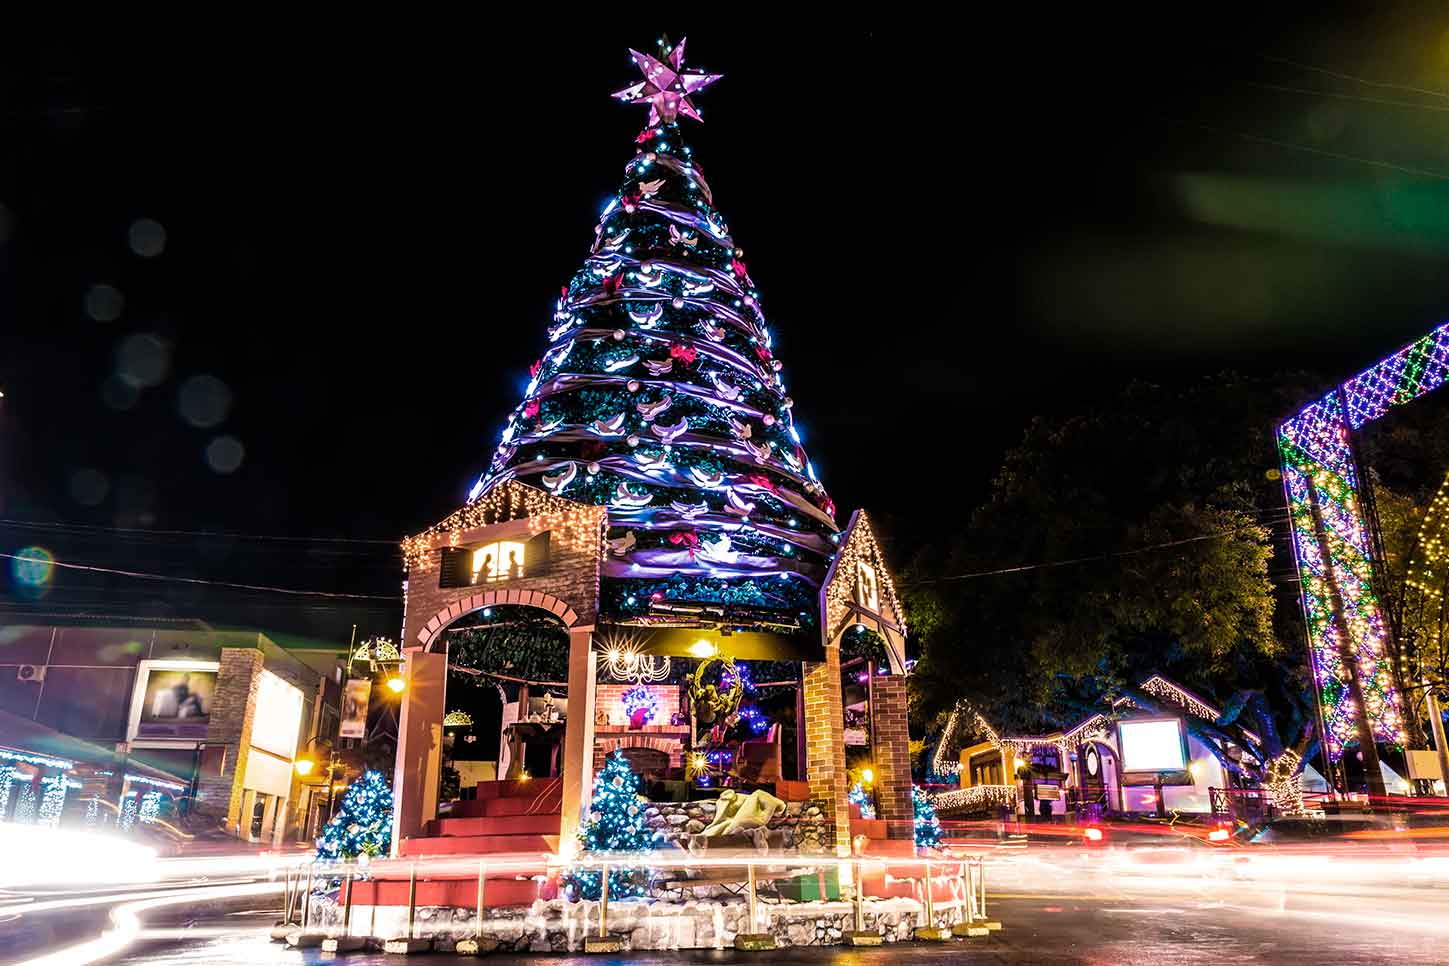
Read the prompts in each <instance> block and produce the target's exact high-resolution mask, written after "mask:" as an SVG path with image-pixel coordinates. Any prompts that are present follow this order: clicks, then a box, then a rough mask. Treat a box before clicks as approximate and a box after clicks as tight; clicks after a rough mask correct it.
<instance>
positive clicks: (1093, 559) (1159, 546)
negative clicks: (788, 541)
mask: <svg viewBox="0 0 1449 966" xmlns="http://www.w3.org/2000/svg"><path fill="white" fill-rule="evenodd" d="M1258 529H1262V527H1261V526H1259V525H1258V524H1251V525H1249V526H1243V527H1234V528H1233V529H1231V530H1222V531H1219V532H1218V533H1204V534H1200V535H1198V536H1196V537H1185V538H1183V539H1181V540H1169V541H1167V542H1166V543H1154V544H1152V545H1151V546H1148V547H1137V548H1136V549H1134V550H1118V551H1115V552H1113V553H1099V554H1093V555H1092V556H1090V557H1074V558H1072V559H1071V560H1053V561H1050V562H1047V563H1034V564H1022V565H1021V566H1019V567H1002V568H1001V569H999V570H980V571H977V572H976V573H970V574H952V575H950V576H947V577H932V578H930V579H928V580H903V581H901V583H902V584H935V583H940V582H942V581H946V580H971V579H973V578H976V577H997V576H1001V575H1003V574H1019V573H1024V572H1026V571H1029V570H1045V569H1047V568H1049V567H1069V566H1072V565H1074V564H1081V563H1099V562H1101V561H1103V560H1111V559H1113V558H1114V557H1130V556H1132V555H1134V554H1139V553H1149V552H1151V551H1153V550H1165V549H1167V548H1169V547H1180V546H1183V545H1184V544H1189V543H1198V542H1199V541H1202V540H1218V539H1220V538H1222V537H1228V536H1232V535H1233V534H1235V533H1242V532H1243V531H1244V530H1258Z"/></svg>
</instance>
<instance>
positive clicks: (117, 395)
mask: <svg viewBox="0 0 1449 966" xmlns="http://www.w3.org/2000/svg"><path fill="white" fill-rule="evenodd" d="M139 398H141V393H140V390H138V389H137V388H136V387H135V386H128V385H126V384H125V383H124V382H122V381H121V380H120V379H118V378H116V377H115V376H111V377H110V378H109V379H107V380H106V381H105V384H104V385H102V386H101V401H102V402H103V403H105V404H106V405H107V406H108V407H109V408H111V409H116V410H121V411H124V410H127V409H130V408H131V407H132V406H134V405H136V400H137V399H139Z"/></svg>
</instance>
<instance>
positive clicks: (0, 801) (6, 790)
mask: <svg viewBox="0 0 1449 966" xmlns="http://www.w3.org/2000/svg"><path fill="white" fill-rule="evenodd" d="M14 781H15V766H14V765H3V764H0V822H3V821H5V816H6V815H7V814H8V813H9V811H10V786H11V785H12V784H14Z"/></svg>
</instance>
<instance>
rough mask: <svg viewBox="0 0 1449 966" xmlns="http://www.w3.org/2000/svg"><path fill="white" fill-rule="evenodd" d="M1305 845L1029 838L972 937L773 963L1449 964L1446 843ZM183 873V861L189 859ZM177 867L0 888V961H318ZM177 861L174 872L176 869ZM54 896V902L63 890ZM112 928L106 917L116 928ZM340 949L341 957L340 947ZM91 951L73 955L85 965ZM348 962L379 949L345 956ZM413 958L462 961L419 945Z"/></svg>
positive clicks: (776, 958)
mask: <svg viewBox="0 0 1449 966" xmlns="http://www.w3.org/2000/svg"><path fill="white" fill-rule="evenodd" d="M1398 848H1399V847H1398V846H1397V845H1394V846H1392V847H1391V848H1380V847H1378V846H1377V845H1374V846H1373V847H1372V848H1370V849H1368V850H1365V849H1364V848H1362V847H1357V846H1355V847H1353V848H1350V847H1347V846H1330V847H1323V846H1314V847H1313V848H1312V849H1308V850H1292V849H1251V850H1196V851H1192V850H1186V851H1184V850H1181V849H1171V848H1169V849H1145V850H1136V849H1103V850H1100V851H1096V850H1093V851H1088V850H1083V849H1073V848H1053V847H1041V846H1033V847H1031V848H1030V849H1026V850H1021V851H1017V852H1007V851H1002V852H997V853H995V854H994V855H993V856H992V857H991V859H990V860H989V863H988V869H989V874H990V879H991V881H990V882H989V884H988V893H989V906H988V910H987V911H988V914H989V915H990V917H991V918H994V919H999V920H1001V921H1002V922H1003V923H1004V926H1005V928H1004V929H1003V930H1002V931H1001V932H999V933H994V934H992V935H991V936H989V937H984V938H978V939H970V940H958V941H952V942H950V943H946V944H942V945H925V944H914V943H912V944H900V945H894V946H889V947H884V948H882V949H877V950H850V949H843V948H838V947H832V948H801V949H786V950H780V951H777V952H773V953H770V954H769V956H770V961H771V962H773V963H781V962H783V963H827V962H828V963H862V964H866V963H880V964H885V963H887V962H889V963H892V964H894V966H907V964H917V963H921V964H924V963H945V962H963V963H970V962H980V963H1035V964H1082V966H1108V964H1110V966H1134V964H1141V966H1175V964H1192V966H1197V964H1209V963H1232V964H1234V966H1237V964H1256V963H1262V964H1270V963H1271V964H1287V966H1308V964H1313V966H1321V964H1323V963H1332V964H1334V966H1356V964H1371V963H1373V964H1376V963H1393V964H1395V966H1418V964H1428V963H1445V962H1449V914H1446V910H1449V843H1446V846H1438V845H1437V844H1436V845H1434V846H1433V847H1429V848H1416V849H1414V850H1412V851H1408V852H1405V851H1399V850H1397V849H1398ZM190 871H195V870H194V869H193V870H190ZM232 871H233V875H232V877H231V878H229V879H223V878H221V877H208V878H204V879H203V878H191V879H177V880H171V881H167V882H161V883H155V884H152V885H149V886H148V885H144V884H136V885H132V886H128V887H119V886H116V887H109V888H108V889H100V888H93V889H92V891H91V892H89V893H87V892H83V891H76V892H71V893H67V894H62V893H58V892H52V893H50V894H48V895H45V894H37V895H36V896H35V897H34V899H33V900H30V901H29V909H30V911H28V912H27V911H25V910H26V908H27V900H25V899H23V898H19V897H17V894H16V893H10V894H9V895H8V896H3V897H0V899H3V900H4V901H0V962H29V961H30V960H31V958H32V957H36V956H39V955H44V954H49V955H50V958H49V959H48V960H46V961H45V962H46V966H72V964H73V963H74V962H80V961H82V960H81V959H78V958H76V953H75V952H74V950H75V949H76V948H77V947H75V946H68V945H67V944H68V943H78V942H84V941H86V940H87V939H89V938H90V937H96V936H98V935H99V936H100V939H98V940H96V942H102V941H103V940H104V939H105V936H106V935H107V933H104V932H102V930H105V929H107V928H108V926H109V925H110V924H109V923H108V921H107V920H108V914H109V913H112V912H114V914H115V918H117V919H118V920H119V921H126V920H127V916H128V914H127V910H132V912H131V913H130V914H129V922H130V924H131V930H130V933H129V934H128V935H127V936H126V938H125V940H124V941H122V942H117V943H115V944H114V948H111V949H109V950H107V951H106V952H105V956H106V957H108V958H103V959H102V960H101V961H104V962H109V963H125V964H132V966H140V964H162V966H232V964H236V966H241V964H288V966H300V964H313V963H321V962H334V961H337V960H333V959H329V958H327V957H326V956H325V955H324V954H321V953H320V952H317V951H299V950H290V949H287V948H285V947H283V946H281V945H279V944H276V943H272V942H270V941H269V940H268V938H267V931H268V929H269V927H270V926H271V925H272V923H273V922H275V921H276V918H277V915H278V910H279V909H280V905H281V901H280V899H281V894H280V883H278V882H275V881H268V879H267V877H266V876H264V875H247V874H236V873H240V872H241V871H242V870H240V869H233V870H232ZM188 874H189V873H188ZM66 896H68V897H66ZM117 932H118V930H117V929H114V928H112V929H110V930H109V933H110V934H111V935H115V934H116V933H117ZM491 958H492V959H493V960H494V961H495V962H498V963H522V962H525V961H530V962H537V961H540V960H541V961H545V962H550V963H578V964H583V963H585V962H590V963H600V962H603V963H610V962H618V963H623V962H629V963H658V964H664V963H669V964H691V963H730V962H745V961H748V960H751V959H758V958H759V954H746V953H735V952H734V951H732V950H726V951H712V950H698V951H689V950H686V951H678V952H638V953H631V954H628V955H625V956H621V957H588V958H585V957H582V956H562V955H549V956H513V955H498V956H494V957H491ZM339 959H342V958H339ZM84 961H90V960H84ZM343 961H345V962H348V963H354V964H359V966H381V964H382V963H384V962H387V963H391V964H394V966H395V964H396V963H397V962H398V960H397V958H396V957H384V956H382V955H380V954H367V955H350V956H347V957H345V959H343ZM428 961H430V962H435V963H448V962H458V961H461V960H459V959H458V958H456V957H453V956H443V955H433V956H430V957H429V960H428Z"/></svg>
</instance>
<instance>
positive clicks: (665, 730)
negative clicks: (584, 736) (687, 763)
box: [593, 725, 688, 775]
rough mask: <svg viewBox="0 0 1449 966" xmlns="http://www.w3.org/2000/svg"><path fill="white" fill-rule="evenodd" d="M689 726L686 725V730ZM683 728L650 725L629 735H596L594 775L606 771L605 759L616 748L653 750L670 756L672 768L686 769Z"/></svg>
mask: <svg viewBox="0 0 1449 966" xmlns="http://www.w3.org/2000/svg"><path fill="white" fill-rule="evenodd" d="M687 727H688V726H687V725H686V726H685V728H687ZM681 730H682V729H681V728H679V727H677V726H675V727H671V726H669V725H650V726H649V727H647V728H641V729H639V730H638V731H630V732H628V733H627V734H603V735H599V734H596V735H595V736H594V762H593V765H594V774H595V775H597V774H598V773H599V772H601V771H603V770H604V759H605V758H606V757H608V756H609V755H610V754H612V753H613V752H614V749H616V748H652V749H653V750H655V751H662V752H664V753H665V754H666V755H668V756H669V767H670V768H683V767H684V740H683V738H682V737H681Z"/></svg>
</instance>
